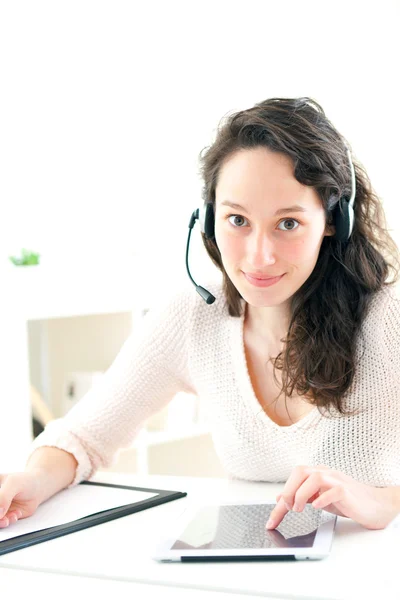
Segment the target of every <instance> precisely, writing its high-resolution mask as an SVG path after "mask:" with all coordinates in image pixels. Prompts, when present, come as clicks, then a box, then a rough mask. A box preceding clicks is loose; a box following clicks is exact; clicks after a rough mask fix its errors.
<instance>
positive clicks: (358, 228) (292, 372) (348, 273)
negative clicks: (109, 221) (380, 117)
mask: <svg viewBox="0 0 400 600" xmlns="http://www.w3.org/2000/svg"><path fill="white" fill-rule="evenodd" d="M257 147H266V148H268V149H270V150H272V151H275V152H280V153H282V154H285V155H286V156H288V157H289V158H291V160H292V163H293V166H294V176H295V178H296V179H297V181H299V182H300V183H302V184H304V185H308V186H312V187H313V188H315V190H316V191H317V192H318V194H319V197H320V198H321V201H322V203H323V206H324V208H325V214H326V219H327V223H332V222H333V213H334V211H335V208H336V207H337V205H338V202H339V199H340V198H341V197H347V198H349V197H350V194H351V177H350V168H349V161H348V155H347V149H348V148H349V147H350V146H349V144H348V143H347V142H346V140H345V139H344V137H343V136H342V135H341V134H339V132H338V131H337V130H336V129H335V128H334V127H333V125H332V124H331V122H330V121H329V120H328V119H327V117H326V115H325V112H324V110H323V109H322V107H321V106H320V105H319V104H318V103H317V102H316V101H315V100H313V99H311V98H295V99H288V98H271V99H268V100H265V101H263V102H260V103H258V104H256V105H255V106H253V107H252V108H250V109H247V110H243V111H240V112H237V113H234V114H231V115H228V116H227V117H224V118H223V120H222V122H221V123H220V125H219V128H218V130H217V134H216V138H215V141H214V142H213V144H212V145H211V146H209V147H207V148H205V149H203V150H202V151H201V152H200V156H199V159H200V173H201V176H202V178H203V182H204V186H203V194H202V196H203V201H204V202H205V203H211V204H213V207H214V214H215V190H216V186H217V181H218V175H219V172H220V169H221V167H222V166H223V164H224V162H225V161H227V160H228V159H229V158H230V157H231V156H232V155H233V154H234V153H235V152H237V151H238V150H241V149H246V148H247V149H251V148H257ZM353 164H354V169H355V174H356V196H355V204H354V228H353V231H352V234H351V237H350V239H349V241H348V242H340V241H339V240H337V239H336V238H335V237H334V236H326V237H324V239H323V242H322V245H321V249H320V253H319V257H318V260H317V263H316V265H315V268H314V270H313V272H312V274H311V275H310V277H309V278H308V279H307V281H306V282H305V283H304V284H303V285H302V286H301V287H300V289H299V290H297V292H296V293H295V294H294V295H293V296H292V298H291V320H290V325H289V329H288V333H287V336H286V338H285V339H283V340H282V342H284V350H283V351H282V352H280V354H279V355H278V356H277V357H276V358H275V359H274V367H275V368H276V369H278V370H280V371H282V377H281V379H282V392H283V393H284V396H285V399H286V398H287V397H290V396H292V394H293V392H295V393H296V394H297V395H299V396H302V397H304V398H305V399H307V401H308V402H310V403H311V404H314V405H316V406H318V408H319V409H321V408H322V407H324V408H327V409H328V410H330V408H332V407H335V408H336V409H337V410H338V411H339V413H341V414H347V413H346V411H345V408H344V405H343V397H344V395H345V393H346V391H347V390H348V389H349V388H350V386H351V384H352V382H353V379H354V372H355V363H356V342H357V334H358V333H359V331H360V328H361V324H362V322H363V318H364V316H365V314H366V311H367V309H368V306H369V302H370V300H371V298H372V296H373V294H374V293H375V292H377V291H378V290H380V289H382V288H383V287H384V286H388V285H391V284H393V283H395V282H397V281H398V278H399V264H400V255H399V251H398V248H397V246H396V244H395V242H394V241H393V239H392V238H391V236H390V234H389V233H388V230H387V225H386V217H385V214H384V211H383V207H382V203H381V201H380V199H379V198H378V196H377V195H376V193H375V192H374V190H373V189H372V186H371V183H370V180H369V178H368V175H367V173H366V171H365V169H364V168H363V166H362V165H361V164H360V163H359V162H358V161H356V160H354V158H353ZM203 243H204V245H205V248H206V250H207V252H208V254H209V256H210V257H211V259H212V261H213V262H214V264H215V265H216V266H217V267H218V268H219V269H220V271H221V272H222V274H223V288H224V294H225V297H226V301H227V305H228V310H229V314H230V315H231V316H235V317H239V316H240V315H241V314H242V310H243V309H242V303H241V295H240V293H239V292H238V290H237V289H236V288H235V286H234V285H233V283H232V282H231V280H230V279H229V277H228V275H227V273H226V272H225V269H224V267H223V264H222V260H221V255H220V252H219V249H218V247H217V245H216V243H215V241H214V240H210V239H207V238H206V237H205V236H204V234H203ZM274 372H275V371H274Z"/></svg>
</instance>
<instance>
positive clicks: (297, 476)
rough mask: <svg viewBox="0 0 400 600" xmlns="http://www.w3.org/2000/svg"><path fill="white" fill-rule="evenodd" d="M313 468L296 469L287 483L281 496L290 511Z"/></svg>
mask: <svg viewBox="0 0 400 600" xmlns="http://www.w3.org/2000/svg"><path fill="white" fill-rule="evenodd" d="M311 470H312V467H300V466H299V467H295V468H294V469H293V471H292V472H291V474H290V475H289V478H288V480H287V482H286V483H285V487H284V488H283V492H282V494H281V498H282V499H283V501H284V503H285V504H286V507H287V509H288V510H291V508H292V507H293V504H294V498H295V495H296V492H297V490H298V489H299V487H300V486H301V485H302V484H303V482H304V481H305V480H306V479H307V477H309V475H310V474H311Z"/></svg>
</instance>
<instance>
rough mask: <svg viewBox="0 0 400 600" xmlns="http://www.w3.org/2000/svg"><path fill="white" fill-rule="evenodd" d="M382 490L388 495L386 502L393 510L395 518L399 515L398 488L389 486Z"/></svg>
mask: <svg viewBox="0 0 400 600" xmlns="http://www.w3.org/2000/svg"><path fill="white" fill-rule="evenodd" d="M383 489H384V490H385V491H386V493H387V495H388V501H389V503H390V505H391V506H392V508H393V513H394V514H395V516H397V515H398V514H400V486H398V485H396V486H390V487H386V488H383Z"/></svg>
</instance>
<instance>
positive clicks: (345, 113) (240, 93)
mask: <svg viewBox="0 0 400 600" xmlns="http://www.w3.org/2000/svg"><path fill="white" fill-rule="evenodd" d="M398 22H399V2H398V1H393V0H380V1H379V2H378V1H376V2H368V1H367V2H365V1H363V2H361V1H353V2H351V1H348V0H345V1H344V0H343V1H335V2H331V3H328V2H320V1H310V0H304V1H303V2H297V1H294V0H292V1H288V0H286V1H285V2H276V1H275V0H274V1H269V0H263V1H258V0H241V1H228V0H226V1H224V0H201V1H199V2H197V3H194V2H184V1H181V2H179V1H176V0H175V1H174V0H172V1H168V2H163V1H158V2H154V1H153V2H150V1H148V2H143V3H142V2H135V1H133V0H130V1H118V0H117V1H111V0H110V1H107V2H106V1H104V0H103V1H102V0H95V1H89V0H78V1H77V0H69V1H68V2H67V1H60V0H58V1H54V0H49V1H43V0H35V1H34V2H32V1H26V2H21V1H18V0H12V1H11V0H10V1H8V2H7V1H4V2H2V3H1V5H0V56H1V57H2V58H1V64H0V82H1V94H0V129H1V135H0V164H1V166H2V175H1V177H0V197H1V204H2V208H1V218H0V264H4V263H5V261H6V257H7V256H8V255H9V254H10V253H13V252H14V253H15V252H18V251H19V250H20V249H21V248H22V247H28V248H33V249H35V250H37V251H39V252H41V253H42V259H43V264H44V263H45V262H46V263H48V264H53V263H54V264H58V265H59V267H60V268H63V264H65V263H66V262H70V263H76V265H77V266H78V265H79V264H80V263H81V262H82V261H89V260H95V261H96V262H97V263H98V262H99V261H102V257H104V255H105V254H109V253H111V258H112V259H114V258H115V259H116V260H118V261H119V262H126V263H127V264H129V265H130V268H131V269H132V272H133V275H135V274H136V273H140V270H139V271H137V270H136V269H139V264H138V262H137V261H136V260H135V258H134V256H135V255H137V254H139V253H140V268H142V269H143V266H144V268H145V270H146V269H147V268H151V269H153V270H156V272H157V274H158V277H159V278H160V281H162V282H164V281H168V278H169V277H171V278H176V277H177V278H180V277H182V278H185V277H186V274H185V267H184V249H185V242H186V235H187V223H188V220H189V216H190V214H191V212H192V210H193V209H194V208H195V207H197V205H198V204H199V198H200V182H199V178H198V161H197V159H198V153H199V151H200V150H201V149H202V148H203V147H204V146H206V145H208V144H209V143H210V142H211V141H212V135H213V131H214V130H215V128H216V126H217V124H218V121H219V120H220V118H221V117H222V116H223V115H224V114H226V113H227V112H230V111H234V110H238V109H241V108H246V107H249V106H251V105H252V104H254V103H255V102H257V101H260V100H262V99H265V98H267V97H270V96H299V95H309V96H312V97H314V98H315V99H317V100H318V101H319V102H320V103H321V104H322V105H323V106H324V108H325V110H326V112H327V114H328V116H329V117H330V118H331V120H332V121H333V122H334V124H335V125H336V126H337V127H338V128H339V129H340V130H341V131H342V132H343V133H344V135H345V136H346V137H347V138H348V139H349V141H350V142H351V144H352V145H353V149H354V152H355V154H356V155H357V156H358V157H359V159H360V160H361V161H362V162H363V163H364V164H365V165H366V166H367V168H368V169H369V172H370V174H371V177H372V180H373V183H374V185H375V187H376V189H377V190H378V192H379V193H380V194H381V195H382V197H383V199H384V202H385V206H386V208H387V211H388V215H389V217H390V222H391V226H393V227H395V228H396V227H397V212H396V211H397V203H398V192H397V186H396V181H395V179H396V177H397V163H398V158H399V156H398V150H397V141H396V138H398V136H399V133H400V117H399V109H398V102H397V95H396V94H395V86H397V78H398V71H397V67H398V64H397V63H398V56H399V43H398V41H397V40H398V31H397V26H398ZM398 231H399V230H398ZM398 231H397V232H396V235H398ZM196 247H197V246H196V243H195V245H194V248H196ZM196 252H199V257H198V258H197V259H196V257H195V256H194V258H193V264H194V267H193V269H194V270H195V269H196V268H197V272H196V275H197V276H198V275H199V272H200V270H202V271H203V270H204V272H207V269H210V270H211V271H212V272H214V271H213V269H214V267H213V266H212V265H209V263H208V259H206V258H205V253H204V251H203V249H202V247H201V245H198V250H197V251H195V250H193V252H192V254H193V255H195V254H196ZM203 259H204V260H205V261H206V262H203ZM143 260H144V261H145V262H142V261H143ZM132 261H133V262H132ZM197 264H198V266H197V267H196V265H197ZM203 265H204V266H203Z"/></svg>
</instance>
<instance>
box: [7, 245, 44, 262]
mask: <svg viewBox="0 0 400 600" xmlns="http://www.w3.org/2000/svg"><path fill="white" fill-rule="evenodd" d="M9 258H10V260H11V262H12V263H13V264H14V265H16V266H27V265H38V264H39V259H40V254H37V253H35V252H31V251H30V250H26V249H25V248H23V249H22V254H21V257H20V258H17V257H16V256H10V257H9Z"/></svg>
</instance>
